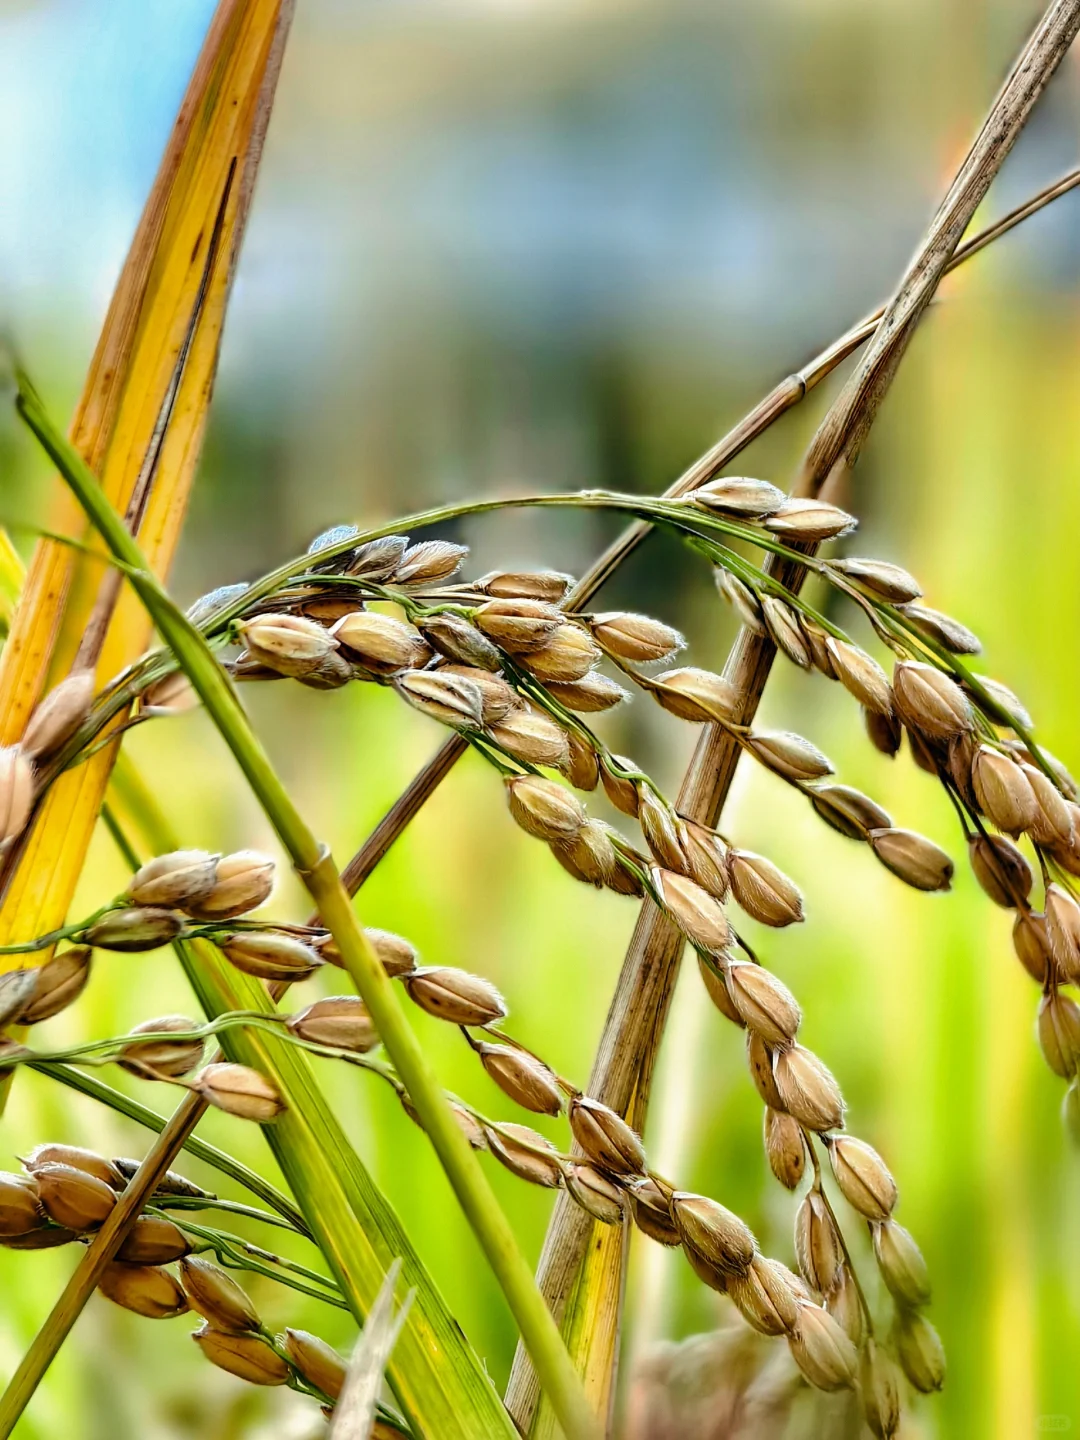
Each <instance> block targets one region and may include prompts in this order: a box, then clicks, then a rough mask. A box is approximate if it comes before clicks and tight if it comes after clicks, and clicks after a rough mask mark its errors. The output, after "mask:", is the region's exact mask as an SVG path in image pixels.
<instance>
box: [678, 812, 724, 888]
mask: <svg viewBox="0 0 1080 1440" xmlns="http://www.w3.org/2000/svg"><path fill="white" fill-rule="evenodd" d="M678 831H679V845H680V847H681V849H682V853H683V859H684V862H685V867H684V868H685V870H686V873H687V875H689V877H690V879H691V880H693V882H694V884H695V885H700V886H701V888H702V889H703V890H707V891H708V893H709V894H710V895H712V896H713V898H714V899H716V900H723V899H724V898H725V897H726V895H727V893H728V887H729V883H730V880H729V875H728V847H727V845H725V843H724V841H723V840H722V839H721V837H720V836H719V835H718V834H717V833H716V831H715V830H710V829H709V828H708V826H707V825H698V824H696V823H695V822H694V821H693V820H683V819H682V818H681V817H680V818H679V821H678Z"/></svg>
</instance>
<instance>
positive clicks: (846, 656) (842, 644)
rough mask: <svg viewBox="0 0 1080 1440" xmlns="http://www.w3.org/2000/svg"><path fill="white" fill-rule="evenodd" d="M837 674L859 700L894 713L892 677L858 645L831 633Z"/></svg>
mask: <svg viewBox="0 0 1080 1440" xmlns="http://www.w3.org/2000/svg"><path fill="white" fill-rule="evenodd" d="M825 648H826V649H827V650H828V652H829V658H830V660H831V661H832V665H833V669H834V670H835V671H836V678H837V679H838V680H839V681H840V683H841V685H843V687H844V689H845V690H847V691H848V693H849V694H851V695H854V697H855V699H856V700H858V702H859V704H860V705H862V706H863V707H864V708H865V709H867V710H872V711H874V712H876V713H877V714H879V715H891V714H892V687H891V686H890V685H889V677H888V676H887V675H886V674H885V671H884V670H883V669H882V668H881V666H880V665H879V664H878V662H877V661H876V660H875V659H874V658H873V656H871V655H867V653H866V651H865V650H860V649H859V647H858V645H850V644H849V643H848V642H847V641H846V640H837V639H836V637H835V636H833V635H830V636H829V637H828V638H827V639H826V641H825Z"/></svg>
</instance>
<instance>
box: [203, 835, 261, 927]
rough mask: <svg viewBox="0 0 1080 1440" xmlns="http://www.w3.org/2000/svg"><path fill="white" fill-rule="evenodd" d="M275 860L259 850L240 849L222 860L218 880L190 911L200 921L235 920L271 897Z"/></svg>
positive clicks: (218, 867)
mask: <svg viewBox="0 0 1080 1440" xmlns="http://www.w3.org/2000/svg"><path fill="white" fill-rule="evenodd" d="M273 888H274V861H273V860H272V859H271V858H270V856H269V855H260V853H259V852H258V851H257V850H237V851H235V852H234V853H233V854H231V855H225V856H223V858H222V859H220V860H219V861H218V866H217V879H216V880H215V882H214V887H213V889H212V890H211V891H210V893H209V894H208V895H204V896H203V898H202V899H201V900H200V901H199V903H198V905H196V906H193V907H192V908H191V911H190V913H191V914H192V915H194V916H196V917H197V918H198V919H200V920H232V919H233V918H235V917H236V916H237V915H246V914H247V913H248V912H249V911H250V910H255V909H257V908H258V907H259V906H260V905H262V904H264V903H265V901H267V900H269V898H270V895H271V893H272V891H273Z"/></svg>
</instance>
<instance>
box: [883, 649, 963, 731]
mask: <svg viewBox="0 0 1080 1440" xmlns="http://www.w3.org/2000/svg"><path fill="white" fill-rule="evenodd" d="M892 688H893V700H894V702H895V705H896V711H897V714H898V715H899V716H900V719H901V720H902V721H903V722H904V724H905V725H906V726H907V727H908V728H909V729H912V730H919V731H922V732H923V733H925V734H926V735H929V736H930V737H931V738H933V739H940V740H947V739H948V738H949V737H950V736H951V735H959V734H961V733H962V732H963V731H965V730H971V729H973V728H974V724H975V721H974V718H973V716H972V713H971V702H970V701H969V700H968V698H967V696H966V695H965V694H964V692H963V691H962V690H961V689H960V687H959V685H957V683H956V681H955V680H952V679H950V678H949V676H948V675H945V674H944V673H943V672H942V671H941V670H938V669H936V668H935V667H934V666H933V665H925V664H923V663H922V661H918V660H900V661H898V662H897V664H896V667H895V668H894V670H893V685H892Z"/></svg>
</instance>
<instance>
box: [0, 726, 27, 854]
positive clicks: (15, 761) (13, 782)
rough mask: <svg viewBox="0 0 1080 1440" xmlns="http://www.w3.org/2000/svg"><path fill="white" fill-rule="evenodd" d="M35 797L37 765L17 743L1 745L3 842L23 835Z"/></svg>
mask: <svg viewBox="0 0 1080 1440" xmlns="http://www.w3.org/2000/svg"><path fill="white" fill-rule="evenodd" d="M33 800H34V768H33V765H32V764H31V761H30V757H29V756H28V755H27V754H26V753H25V751H23V750H22V748H21V747H20V746H18V745H2V746H0V845H2V844H4V843H5V842H6V841H8V840H13V839H14V838H15V836H16V835H21V834H22V832H23V830H24V829H25V828H26V822H27V820H29V818H30V807H31V805H32V804H33Z"/></svg>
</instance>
